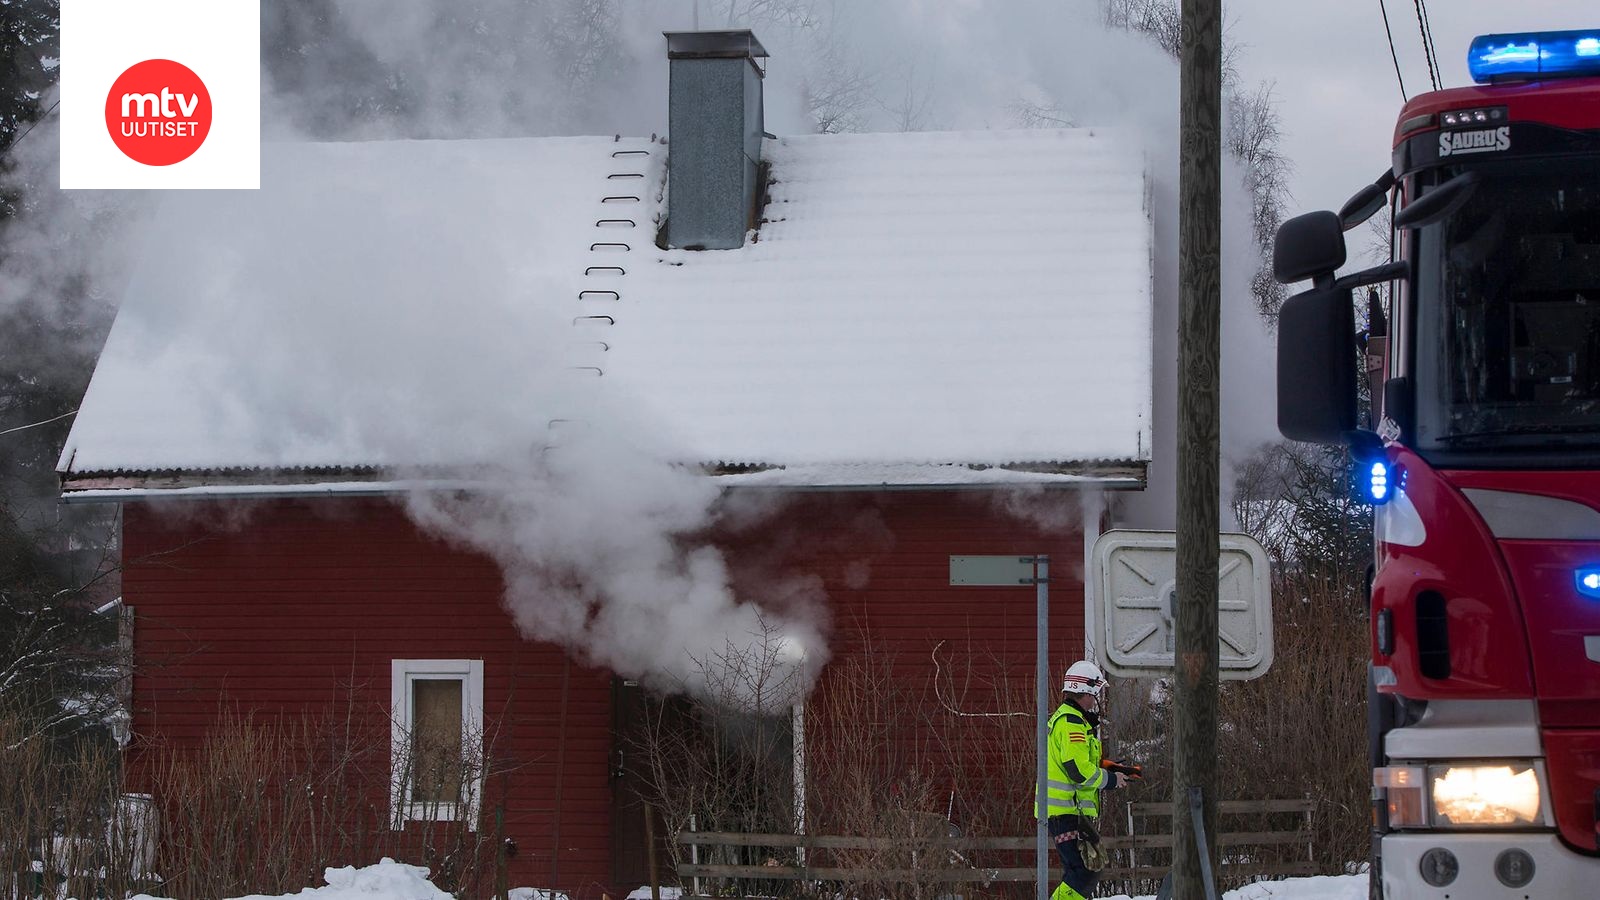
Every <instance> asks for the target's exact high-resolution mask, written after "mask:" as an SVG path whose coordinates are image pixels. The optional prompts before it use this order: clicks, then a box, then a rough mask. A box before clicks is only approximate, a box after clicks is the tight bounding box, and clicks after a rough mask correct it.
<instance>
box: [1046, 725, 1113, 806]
mask: <svg viewBox="0 0 1600 900" xmlns="http://www.w3.org/2000/svg"><path fill="white" fill-rule="evenodd" d="M1048 727H1049V729H1050V736H1049V738H1048V739H1047V740H1046V742H1045V748H1046V750H1047V753H1048V763H1047V765H1046V767H1045V773H1046V778H1047V780H1046V781H1045V791H1046V803H1047V804H1048V810H1049V812H1048V815H1051V816H1062V815H1080V816H1089V817H1091V818H1092V817H1095V816H1098V815H1100V789H1101V788H1103V787H1105V785H1106V782H1107V781H1108V780H1109V778H1110V775H1109V774H1108V773H1107V772H1106V770H1105V769H1102V768H1100V739H1099V738H1097V737H1095V735H1094V729H1092V728H1090V727H1089V722H1088V720H1087V719H1085V718H1084V715H1083V712H1082V711H1081V710H1079V709H1078V708H1077V707H1076V706H1073V705H1072V704H1070V703H1063V704H1061V706H1060V707H1059V708H1057V709H1056V711H1055V714H1054V715H1052V716H1051V717H1050V721H1049V723H1048ZM1034 797H1035V799H1034V815H1038V805H1039V801H1038V799H1037V798H1038V793H1037V790H1036V791H1035V793H1034Z"/></svg>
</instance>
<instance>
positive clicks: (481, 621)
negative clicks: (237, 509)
mask: <svg viewBox="0 0 1600 900" xmlns="http://www.w3.org/2000/svg"><path fill="white" fill-rule="evenodd" d="M249 509H250V513H251V514H250V515H247V516H246V517H245V518H244V519H243V521H242V522H241V523H239V524H237V526H236V527H228V523H226V522H223V521H221V520H220V519H219V517H215V516H207V515H199V516H195V515H192V514H190V513H191V510H189V509H185V508H183V507H167V508H163V507H153V506H130V507H128V508H127V510H126V511H125V515H124V534H123V553H124V559H125V566H126V571H125V574H124V596H125V598H126V601H127V603H128V604H129V605H130V606H132V607H133V608H134V610H135V612H136V625H135V632H134V634H135V652H136V654H137V655H138V658H139V660H140V668H139V671H138V674H137V675H136V676H135V681H134V691H135V704H136V706H137V710H136V714H135V722H134V727H135V730H136V732H137V733H139V734H141V735H149V736H158V737H159V738H161V739H163V740H166V741H175V742H179V743H185V742H194V741H199V740H202V739H203V738H204V736H205V734H206V732H207V730H208V729H209V728H211V727H212V726H213V724H214V723H215V721H216V718H217V714H218V708H219V703H222V702H225V703H227V704H230V705H236V706H237V707H238V708H239V709H244V710H254V711H257V712H258V713H260V714H270V713H272V712H286V713H291V714H293V713H300V712H316V711H319V710H324V709H329V708H334V709H337V708H341V707H342V706H343V704H345V703H346V702H347V701H348V702H350V703H352V704H353V708H354V709H355V710H356V711H357V715H358V716H361V717H363V719H364V723H362V724H363V725H364V727H367V728H368V733H369V734H373V735H376V736H377V739H378V740H380V741H385V742H386V740H387V725H386V723H387V721H388V715H389V703H390V684H389V681H390V663H391V660H394V659H482V660H484V713H485V719H486V731H488V732H490V733H491V734H492V735H493V738H492V739H493V741H494V745H493V748H492V755H493V757H494V758H495V759H497V760H500V761H501V763H502V764H503V765H506V766H511V767H514V768H513V770H512V771H511V772H510V774H509V775H507V776H506V779H505V784H504V786H503V790H504V791H505V794H504V799H505V807H506V817H505V833H506V835H507V836H508V837H510V838H512V839H513V840H514V841H516V843H517V845H518V847H519V853H518V855H517V856H516V858H514V859H513V860H512V863H511V873H510V875H511V878H512V883H513V884H531V885H540V886H550V885H552V882H553V880H555V878H559V884H554V885H553V886H556V887H559V888H562V889H565V890H568V891H570V892H572V893H573V894H574V895H575V896H577V895H580V894H581V895H585V896H597V895H598V891H599V889H600V888H601V887H602V886H606V885H607V884H608V881H609V877H610V868H611V844H610V831H609V825H608V821H607V820H608V814H609V810H610V805H611V785H610V779H609V768H608V759H609V754H610V749H611V680H610V676H609V675H608V674H606V673H602V672H597V671H593V670H589V669H585V668H582V667H580V666H578V665H576V664H571V665H570V671H568V672H566V674H565V675H564V674H563V673H564V668H565V667H566V666H567V665H568V664H567V663H566V661H565V659H564V656H563V653H562V651H561V650H560V649H558V648H556V647H553V646H550V645H548V644H536V643H531V642H528V641H525V640H523V639H522V638H521V637H519V636H518V634H517V633H516V630H515V628H514V627H513V626H512V624H511V622H510V620H509V618H508V617H507V616H506V614H505V613H504V611H503V610H502V609H501V607H500V592H501V582H500V577H499V574H498V572H497V571H496V570H495V568H494V566H493V564H492V563H490V562H489V561H488V560H485V559H483V558H480V557H477V556H474V555H471V554H467V553H463V552H461V551H458V550H455V549H452V548H450V547H448V546H446V545H445V544H443V543H442V542H440V541H437V540H434V539H431V538H429V537H428V536H426V535H423V534H421V533H419V532H418V531H417V530H416V529H415V527H413V526H412V525H411V523H410V522H409V521H408V520H407V519H406V518H405V516H404V514H403V513H402V512H401V511H399V510H398V509H396V508H395V507H394V506H392V505H391V504H388V503H385V502H382V501H356V502H349V503H343V502H324V503H315V504H302V503H286V502H273V503H261V504H256V505H254V506H252V507H250V508H249ZM173 510H176V511H177V512H180V513H184V515H181V516H179V515H168V514H165V513H169V512H171V511H173ZM564 678H565V679H567V680H566V684H567V691H568V694H567V702H566V718H565V722H563V721H562V717H561V691H562V685H563V680H564ZM563 743H564V744H565V747H566V749H565V753H564V754H560V755H561V756H562V758H561V759H560V761H559V764H558V747H560V746H561V744H563ZM385 748H386V744H385ZM381 756H382V758H384V759H387V752H386V749H385V751H384V752H383V753H382V754H381ZM558 768H559V769H560V772H559V776H560V777H559V782H560V783H559V785H558ZM500 790H502V787H501V786H499V785H496V784H493V783H491V784H490V785H488V786H487V787H486V791H485V793H486V798H485V808H488V807H490V806H492V805H493V804H495V803H497V802H498V801H499V800H500V797H501V794H500ZM558 792H559V793H560V796H561V803H560V806H561V808H560V810H557V809H556V796H557V793H558ZM368 802H376V803H382V802H385V799H384V798H381V797H378V798H369V801H368ZM558 812H559V820H560V834H561V848H560V850H559V858H557V853H556V849H555V848H554V847H553V846H552V844H551V840H552V835H553V834H554V833H555V827H556V822H557V818H558V816H557V813H558ZM557 872H558V873H559V874H558V875H556V874H555V873H557ZM553 875H554V877H553Z"/></svg>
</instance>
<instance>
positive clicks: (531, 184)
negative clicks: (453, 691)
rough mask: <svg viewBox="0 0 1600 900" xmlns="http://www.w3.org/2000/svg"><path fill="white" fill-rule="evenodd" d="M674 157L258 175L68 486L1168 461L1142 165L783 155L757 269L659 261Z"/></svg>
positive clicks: (352, 161)
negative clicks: (569, 442)
mask: <svg viewBox="0 0 1600 900" xmlns="http://www.w3.org/2000/svg"><path fill="white" fill-rule="evenodd" d="M666 149H667V148H666V147H665V146H664V145H662V144H657V143H652V142H649V141H644V140H616V139H612V138H545V139H516V140H478V141H407V142H373V143H343V144H299V145H276V146H274V145H269V146H268V147H266V148H264V152H263V160H262V189H261V190H260V191H258V192H188V193H182V194H178V195H175V196H173V197H171V198H169V199H168V200H166V201H165V202H164V204H163V208H162V210H161V212H160V214H159V216H158V218H157V220H156V221H155V222H154V223H153V224H151V226H150V228H149V233H150V235H151V238H150V240H149V242H148V244H147V246H146V249H145V250H144V252H143V255H142V256H141V260H140V263H139V265H138V266H137V267H136V271H135V273H134V275H133V277H132V279H131V281H130V283H129V286H128V289H127V292H126V296H125V299H124V301H123V304H122V307H121V310H120V312H119V314H118V317H117V320H116V323H115V325H114V327H113V328H112V331H111V334H110V337H109V339H108V341H107V344H106V347H105V350H104V352H103V354H102V355H101V358H100V361H99V364H98V366H97V367H96V370H95V374H94V378H93V380H92V382H91V384H90V386H89V389H88V392H87V395H86V396H85V398H84V402H83V404H82V408H81V411H80V412H79V414H78V418H77V420H76V422H75V423H74V426H73V429H72V433H71V436H70V437H69V439H68V441H67V445H66V448H65V450H64V452H63V455H62V460H61V468H62V470H63V472H64V473H66V475H67V477H68V481H69V485H70V483H71V482H72V480H73V479H74V478H82V477H84V476H95V475H106V474H109V473H151V472H165V473H172V472H184V471H200V472H218V471H233V472H234V476H233V477H234V478H235V479H236V480H237V479H238V478H239V477H241V476H240V475H239V472H240V471H241V470H242V471H243V472H245V473H246V474H245V475H244V476H242V477H243V478H244V480H247V481H248V480H249V475H248V473H249V472H252V471H278V472H282V471H284V470H317V469H321V470H324V471H327V470H337V471H348V470H352V469H356V468H361V467H368V468H371V467H377V468H379V469H381V468H383V467H397V466H405V465H411V464H417V465H441V464H443V465H451V464H456V463H462V462H473V461H479V460H482V459H484V458H486V457H493V456H495V455H496V454H500V453H503V452H505V451H506V450H507V448H508V447H515V446H520V445H521V444H523V443H524V442H531V443H534V444H536V443H538V441H539V440H541V438H542V436H543V435H545V434H546V433H547V430H548V429H549V428H550V427H551V424H552V423H559V422H562V421H565V420H570V419H585V418H588V417H594V416H610V417H613V418H618V419H627V420H628V421H631V422H634V423H636V424H637V431H638V432H639V433H641V434H643V433H648V434H649V435H650V439H651V440H653V441H657V442H659V443H660V445H661V446H662V447H665V448H670V453H671V454H672V455H673V456H675V457H676V458H678V459H681V460H683V461H684V462H695V463H704V464H709V465H711V466H713V467H717V466H721V467H724V470H728V469H740V468H745V469H749V468H756V469H759V468H763V467H787V468H786V470H787V471H790V472H791V473H800V472H808V471H809V472H819V473H820V472H829V471H832V472H839V471H850V468H849V467H852V466H855V467H860V466H865V467H868V468H872V467H876V469H874V470H873V471H881V472H884V473H889V477H894V475H893V473H894V472H896V471H899V472H911V471H914V470H916V469H917V467H923V469H922V472H923V474H922V475H921V476H917V477H918V478H926V477H928V476H927V472H928V469H927V468H926V467H929V466H934V467H937V466H948V465H950V464H959V465H961V466H965V467H967V468H965V469H963V470H962V471H963V474H962V478H961V480H963V481H966V480H969V479H970V477H972V476H971V473H973V472H978V473H981V472H984V471H999V470H998V469H993V468H991V467H1003V466H1017V467H1018V468H1021V469H1025V470H1030V469H1031V470H1033V471H1046V472H1049V473H1052V474H1060V473H1067V474H1071V473H1072V472H1074V471H1089V470H1090V469H1091V468H1093V465H1092V464H1096V463H1109V464H1128V463H1132V464H1135V465H1136V467H1137V464H1141V463H1143V462H1145V461H1148V460H1149V459H1150V448H1151V439H1150V430H1151V411H1150V405H1151V383H1150V377H1151V376H1150V371H1151V241H1152V235H1151V224H1150V213H1149V209H1148V202H1149V201H1148V197H1147V192H1146V182H1145V174H1144V163H1143V157H1142V154H1141V153H1140V152H1139V150H1138V149H1137V148H1136V147H1133V146H1131V145H1130V143H1129V142H1128V141H1127V140H1126V139H1125V137H1123V136H1121V135H1119V134H1117V133H1115V132H1104V131H1096V130H1089V129H1075V130H1062V131H1045V130H1030V131H994V132H970V133H961V132H944V133H939V132H934V133H911V134H876V135H817V136H805V137H790V138H782V139H776V140H768V141H767V142H766V145H765V148H764V151H763V152H764V155H765V158H766V159H767V160H769V161H770V162H771V167H772V168H771V176H772V178H773V179H774V183H773V184H772V185H771V187H770V203H769V205H768V206H767V207H766V214H765V215H766V221H765V222H764V224H763V225H762V226H761V229H760V231H759V233H758V235H757V237H756V239H755V240H753V241H750V242H747V243H746V245H745V246H744V247H743V248H741V249H738V250H726V251H704V252H695V251H684V250H661V249H658V248H657V246H656V231H657V227H658V222H659V219H660V217H661V216H662V215H663V214H664V209H665V191H666V185H665V184H664V168H665V167H664V164H663V163H664V155H665V152H666ZM631 198H637V199H631ZM602 410H603V411H602ZM1018 464H1020V465H1018ZM856 471H857V473H858V474H859V471H861V470H859V469H858V470H856ZM1125 474H1126V473H1124V476H1125ZM977 477H979V479H980V480H982V478H983V477H984V476H981V475H980V476H977ZM769 479H775V483H786V479H785V478H783V477H778V476H769ZM322 480H328V479H326V478H324V479H322ZM913 480H916V479H915V478H914V479H913ZM85 486H86V487H87V486H88V485H85Z"/></svg>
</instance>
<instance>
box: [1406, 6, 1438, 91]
mask: <svg viewBox="0 0 1600 900" xmlns="http://www.w3.org/2000/svg"><path fill="white" fill-rule="evenodd" d="M1411 5H1412V6H1414V7H1416V9H1417V33H1418V34H1420V35H1422V58H1423V60H1425V61H1426V62H1427V63H1428V83H1429V84H1430V85H1432V86H1433V89H1434V90H1436V91H1437V90H1438V89H1439V76H1438V75H1436V74H1434V71H1433V53H1432V51H1430V50H1429V49H1428V26H1426V25H1424V24H1423V22H1422V0H1411Z"/></svg>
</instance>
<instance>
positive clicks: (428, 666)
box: [389, 659, 483, 830]
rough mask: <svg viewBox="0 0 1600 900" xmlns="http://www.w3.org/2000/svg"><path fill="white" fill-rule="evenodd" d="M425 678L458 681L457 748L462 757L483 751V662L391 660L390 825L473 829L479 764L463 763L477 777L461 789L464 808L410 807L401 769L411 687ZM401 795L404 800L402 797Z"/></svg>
mask: <svg viewBox="0 0 1600 900" xmlns="http://www.w3.org/2000/svg"><path fill="white" fill-rule="evenodd" d="M425 680H436V681H445V680H456V681H460V682H461V748H462V753H463V755H465V754H467V753H470V752H473V750H474V749H476V750H478V751H479V752H481V751H482V749H483V748H482V742H483V660H481V659H396V660H392V661H391V666H390V671H389V695H390V709H391V720H392V722H393V726H394V727H393V736H392V742H391V748H390V754H389V821H390V822H391V823H393V826H394V828H396V829H400V828H403V827H404V826H405V823H407V822H417V821H430V820H432V821H463V822H466V823H467V824H468V827H469V828H471V829H473V830H476V828H477V822H478V807H479V800H480V798H482V796H483V760H481V759H476V760H474V759H463V760H462V763H463V764H464V765H470V766H472V770H473V771H475V772H476V773H477V776H476V777H475V778H474V779H472V780H471V781H470V782H468V783H467V784H464V785H462V788H463V790H465V791H466V792H467V797H466V803H467V808H466V809H465V810H462V809H460V806H461V804H459V803H413V802H412V801H411V797H410V794H409V790H410V789H409V782H410V779H408V778H407V777H406V773H405V772H404V771H402V768H403V766H404V764H405V762H406V759H407V756H408V751H409V749H410V748H409V747H408V746H407V745H408V742H409V738H410V735H411V728H412V722H411V710H412V704H411V685H412V684H413V683H415V682H417V681H425ZM402 795H404V796H402Z"/></svg>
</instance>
